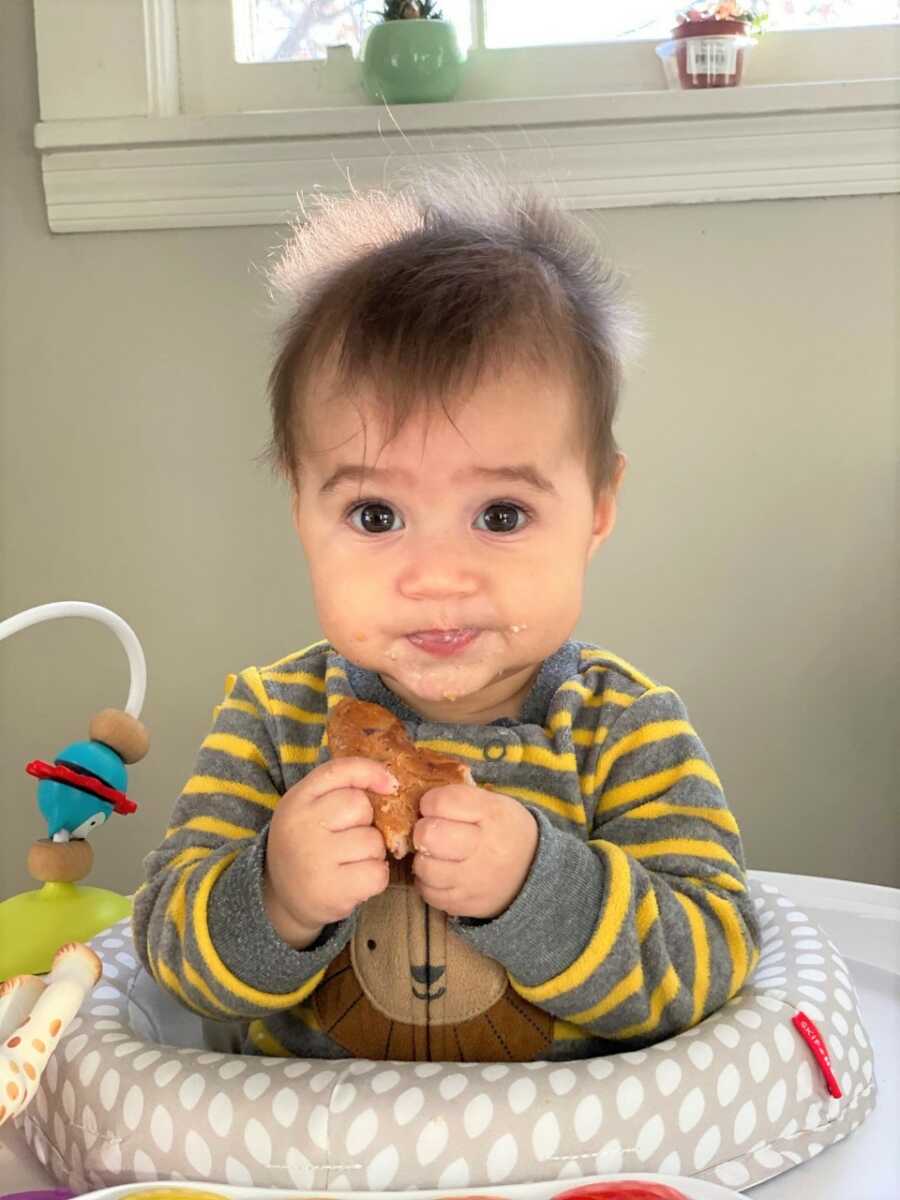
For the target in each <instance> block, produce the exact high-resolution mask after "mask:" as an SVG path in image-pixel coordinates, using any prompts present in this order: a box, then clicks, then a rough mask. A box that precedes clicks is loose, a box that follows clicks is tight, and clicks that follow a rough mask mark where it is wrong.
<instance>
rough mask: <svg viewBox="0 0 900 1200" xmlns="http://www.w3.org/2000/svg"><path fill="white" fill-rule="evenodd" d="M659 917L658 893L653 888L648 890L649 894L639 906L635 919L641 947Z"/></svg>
mask: <svg viewBox="0 0 900 1200" xmlns="http://www.w3.org/2000/svg"><path fill="white" fill-rule="evenodd" d="M658 916H659V905H658V904H657V903H656V892H654V890H653V888H652V887H651V888H648V889H647V894H646V895H645V896H644V898H643V900H642V901H641V902H640V904H638V906H637V912H636V913H635V917H634V924H635V929H636V930H637V935H638V941H639V942H640V943H641V945H643V944H644V940H645V939H646V937H647V934H648V933H649V932H650V929H651V927H652V925H653V922H654V921H655V920H656V919H657V917H658Z"/></svg>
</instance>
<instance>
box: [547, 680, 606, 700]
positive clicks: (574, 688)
mask: <svg viewBox="0 0 900 1200" xmlns="http://www.w3.org/2000/svg"><path fill="white" fill-rule="evenodd" d="M556 690H557V691H558V692H574V693H575V694H576V696H581V697H582V698H583V699H584V701H585V703H586V704H590V702H591V701H592V700H594V699H596V697H595V696H594V693H593V692H592V691H591V689H590V688H589V687H586V686H585V684H583V683H581V682H580V680H578V679H569V680H567V682H566V683H563V684H560V686H559V687H558V688H557V689H556Z"/></svg>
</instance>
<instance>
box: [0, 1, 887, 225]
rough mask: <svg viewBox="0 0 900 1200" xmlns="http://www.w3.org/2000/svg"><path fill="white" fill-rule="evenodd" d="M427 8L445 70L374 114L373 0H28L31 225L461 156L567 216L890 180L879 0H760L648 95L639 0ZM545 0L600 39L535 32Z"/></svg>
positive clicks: (374, 176)
mask: <svg viewBox="0 0 900 1200" xmlns="http://www.w3.org/2000/svg"><path fill="white" fill-rule="evenodd" d="M439 2H443V4H444V6H445V8H446V11H447V14H448V15H450V13H452V12H458V13H459V14H460V15H459V17H458V21H459V27H460V29H461V30H463V31H465V38H469V39H470V41H471V46H470V49H469V54H468V63H467V66H466V71H465V73H464V82H463V87H462V89H461V91H460V93H459V95H458V97H457V99H456V100H454V101H452V102H450V103H445V104H411V105H405V106H395V107H394V109H393V110H386V108H385V106H381V105H377V104H372V103H370V102H369V101H368V99H367V98H366V97H365V96H364V94H363V92H362V88H361V80H360V75H361V72H360V65H359V62H358V54H359V45H360V39H361V38H362V37H364V35H365V28H364V24H365V21H366V20H368V19H370V17H371V12H370V11H369V9H370V8H374V7H375V6H376V5H378V4H379V0H364V4H363V3H362V2H361V0H318V3H319V5H320V7H319V9H318V11H314V10H313V9H312V8H311V6H310V5H311V0H306V2H304V3H303V4H302V5H301V4H300V3H299V0H102V2H99V0H34V16H35V35H36V45H37V60H38V90H39V98H40V113H41V119H40V121H39V123H38V124H37V126H36V128H35V143H36V145H37V146H38V148H39V150H40V153H41V169H42V175H43V182H44V193H45V198H46V204H47V217H48V221H49V224H50V228H51V229H52V230H53V231H54V232H69V231H71V232H80V231H86V230H106V229H111V230H112V229H170V228H185V227H191V226H216V225H280V224H282V223H283V222H284V221H285V220H286V219H287V218H288V217H289V216H290V215H291V214H292V213H294V212H295V211H296V204H297V193H298V192H299V191H304V190H309V189H314V188H322V189H324V190H329V191H338V192H340V191H346V190H347V189H348V187H350V186H353V187H359V188H364V187H368V186H379V187H384V186H388V185H390V183H391V180H392V178H393V173H394V172H395V169H396V168H401V169H402V168H403V167H404V166H409V165H410V164H411V163H412V161H413V160H416V161H418V162H420V163H421V164H423V165H427V164H428V163H430V162H432V161H435V162H437V161H440V160H441V159H442V158H443V157H445V156H451V157H452V156H454V155H456V154H458V153H460V152H463V153H466V154H471V155H474V156H475V157H477V158H480V159H482V160H483V161H485V162H486V163H487V164H488V165H489V166H492V167H493V168H495V169H497V170H499V171H501V172H503V173H505V174H507V175H508V176H509V177H510V178H513V179H520V180H528V181H529V182H530V183H533V184H535V185H536V186H538V187H539V188H542V189H546V190H548V191H550V192H552V194H554V195H555V196H556V197H557V198H559V199H561V200H562V201H563V202H564V203H565V205H566V206H567V207H570V208H575V209H592V208H605V207H621V206H626V205H635V206H641V205H648V204H673V203H674V204H693V203H705V202H709V201H739V200H753V199H776V198H781V197H799V196H846V195H860V194H865V193H896V192H900V103H898V101H900V71H898V63H900V20H898V18H900V12H898V8H900V0H858V2H857V3H855V4H854V3H851V0H833V2H832V3H830V4H828V3H824V2H820V3H812V2H811V0H774V3H773V6H772V11H773V16H775V15H777V14H776V12H775V10H776V8H777V9H778V10H779V11H780V14H781V15H780V17H779V20H781V21H782V23H783V25H784V27H783V28H777V27H775V28H774V29H773V32H771V33H767V34H766V35H765V37H764V38H763V39H762V41H761V42H760V46H759V47H758V48H757V49H755V50H754V51H753V52H752V55H751V57H750V60H749V64H747V65H746V66H745V71H744V84H745V85H746V86H742V87H739V88H717V89H712V90H711V91H709V92H707V91H696V92H669V91H668V90H667V88H666V82H665V78H664V75H663V72H662V67H661V64H660V62H659V59H658V58H657V56H656V54H655V52H654V43H655V41H656V40H658V39H659V37H660V35H659V34H655V33H654V34H651V33H650V32H649V31H650V29H651V28H653V26H652V25H650V24H648V22H653V21H663V23H664V25H665V26H666V29H667V28H668V23H669V19H670V18H669V17H668V16H667V15H663V16H661V15H660V14H661V13H662V14H665V13H670V12H671V11H672V10H671V8H669V6H668V5H663V4H661V3H660V2H659V0H656V2H654V3H651V2H650V0H603V3H602V4H601V3H600V0H591V2H589V0H534V2H532V0H439ZM0 5H2V0H0ZM301 10H302V13H303V14H304V20H303V22H301V23H300V24H298V23H297V16H298V14H299V13H301ZM617 12H618V13H622V12H625V14H626V20H625V21H624V23H623V21H622V20H618V21H615V20H613V18H614V17H615V16H616V13H617ZM523 14H528V22H527V23H526V21H525V20H524V17H523ZM546 14H550V17H551V19H552V21H554V22H562V21H564V20H566V18H567V16H568V17H571V19H572V24H571V25H566V26H564V25H562V24H560V25H559V26H558V27H557V28H556V29H555V36H558V37H563V36H565V37H567V38H572V37H575V36H578V37H581V38H588V37H589V38H592V39H593V38H599V39H600V40H590V41H581V42H580V43H579V42H572V41H569V42H567V43H566V44H564V45H548V44H546V42H545V41H544V39H547V38H548V37H550V36H551V34H553V33H554V31H553V30H552V29H551V30H550V31H549V32H548V29H547V26H546V24H545V23H542V22H543V21H544V16H545V15H546ZM513 15H515V20H513ZM600 15H602V16H603V19H604V23H603V24H602V26H598V25H597V23H596V22H597V20H598V19H599V16H600ZM824 20H827V21H829V22H830V23H832V25H833V26H834V27H826V28H821V27H808V26H810V24H811V23H812V24H813V25H814V24H815V23H816V22H820V21H824ZM844 20H852V21H853V22H854V24H855V27H839V26H838V25H837V24H836V22H839V21H844ZM888 20H889V23H885V21H888ZM591 21H593V22H594V24H590V22H591ZM466 22H468V23H466ZM607 22H608V23H607ZM873 22H881V23H880V24H873ZM774 24H775V23H774V22H773V25H774ZM666 29H664V30H663V33H665V32H666ZM526 37H527V38H533V39H534V38H540V39H541V40H542V44H540V45H530V46H526V45H522V44H520V43H521V42H522V40H523V39H524V38H526ZM335 39H339V43H338V44H340V42H343V43H344V46H343V49H342V50H341V51H339V52H333V51H330V50H329V47H331V46H333V45H334V43H335ZM354 39H356V40H355V41H354ZM464 40H465V39H464ZM511 41H516V42H517V43H518V44H515V45H511V44H509V43H510V42H511ZM348 43H349V46H348ZM354 45H355V46H356V47H357V49H356V51H355V52H354V50H353V46H354ZM236 50H237V54H236ZM323 52H324V54H325V57H324V58H323V57H321V55H322V53H323ZM354 53H355V54H356V57H354ZM239 55H242V56H243V57H245V58H248V59H251V60H253V61H247V62H239V61H237V57H238V56H239ZM317 55H318V57H317ZM304 56H305V57H304ZM260 59H262V61H259V60H260ZM756 85H761V86H756Z"/></svg>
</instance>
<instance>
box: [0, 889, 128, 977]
mask: <svg viewBox="0 0 900 1200" xmlns="http://www.w3.org/2000/svg"><path fill="white" fill-rule="evenodd" d="M130 912H131V901H130V900H129V899H128V898H127V897H125V896H120V895H119V893H118V892H110V891H107V890H106V888H95V887H82V886H79V885H78V884H77V883H45V884H44V886H43V887H41V888H38V889H36V890H35V891H33V892H22V893H21V894H20V895H18V896H11V897H10V899H9V900H4V901H3V902H2V903H0V983H2V982H3V980H4V979H9V978H10V977H11V976H12V975H46V974H47V972H48V971H49V970H50V967H51V965H52V963H53V956H54V955H55V954H56V951H57V950H58V949H59V948H60V946H64V945H65V944H66V942H89V941H90V940H91V938H92V937H95V936H96V935H97V934H98V933H101V932H102V931H103V930H104V929H108V928H109V927H110V925H114V924H115V923H116V921H121V919H122V918H123V917H127V916H128V914H129V913H130Z"/></svg>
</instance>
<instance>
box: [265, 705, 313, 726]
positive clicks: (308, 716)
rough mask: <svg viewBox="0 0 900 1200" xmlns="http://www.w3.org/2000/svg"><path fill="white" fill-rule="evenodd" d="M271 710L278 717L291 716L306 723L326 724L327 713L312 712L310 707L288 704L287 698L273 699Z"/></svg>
mask: <svg viewBox="0 0 900 1200" xmlns="http://www.w3.org/2000/svg"><path fill="white" fill-rule="evenodd" d="M271 712H272V713H273V715H274V716H276V717H289V718H290V719H291V720H292V721H300V722H301V723H302V724H304V725H324V724H325V714H324V713H320V712H310V710H309V709H308V708H299V707H298V706H297V705H296V704H288V703H287V701H286V700H273V701H272V708H271Z"/></svg>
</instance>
